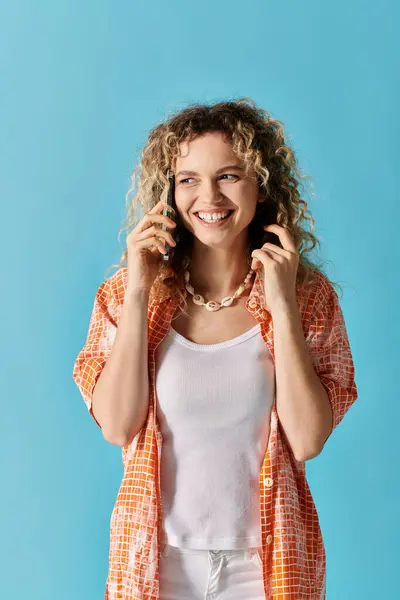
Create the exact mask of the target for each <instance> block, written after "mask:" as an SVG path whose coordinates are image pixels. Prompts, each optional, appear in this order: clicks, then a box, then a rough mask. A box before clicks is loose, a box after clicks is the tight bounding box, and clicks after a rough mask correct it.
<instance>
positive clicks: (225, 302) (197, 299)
mask: <svg viewBox="0 0 400 600" xmlns="http://www.w3.org/2000/svg"><path fill="white" fill-rule="evenodd" d="M186 267H187V264H186ZM254 273H255V271H254V270H253V269H250V271H249V272H248V273H247V275H246V278H245V280H244V281H243V283H242V284H241V285H240V286H239V287H238V289H237V290H236V292H235V293H234V294H233V296H225V298H222V300H221V302H215V301H214V300H209V301H208V302H205V301H204V298H203V296H202V295H201V294H196V293H195V291H194V289H193V286H192V285H191V284H190V283H189V280H190V273H189V271H188V269H187V268H185V275H184V277H185V288H186V289H187V291H188V292H189V294H191V295H192V296H193V302H194V303H195V304H197V305H198V306H204V307H205V308H206V310H208V311H210V312H215V311H216V310H219V309H220V308H223V307H225V306H231V304H232V302H233V301H234V300H235V298H238V297H239V296H240V295H241V294H243V292H244V290H245V289H246V287H247V286H248V285H249V283H250V280H251V278H252V277H253V275H254Z"/></svg>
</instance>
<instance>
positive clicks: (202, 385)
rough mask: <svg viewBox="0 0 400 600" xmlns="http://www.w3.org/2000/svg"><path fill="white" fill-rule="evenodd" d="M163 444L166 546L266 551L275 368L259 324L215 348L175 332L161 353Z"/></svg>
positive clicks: (158, 385) (159, 406)
mask: <svg viewBox="0 0 400 600" xmlns="http://www.w3.org/2000/svg"><path fill="white" fill-rule="evenodd" d="M156 391H157V396H158V399H157V416H158V421H159V424H160V429H161V433H162V436H163V448H162V456H161V471H160V479H161V499H162V509H163V527H164V531H163V533H162V539H163V541H167V542H168V543H169V544H170V545H171V546H178V547H181V548H183V547H186V548H197V549H213V548H214V549H221V550H226V549H234V548H250V547H254V546H260V545H261V537H260V506H259V475H260V470H261V467H262V463H263V459H264V455H265V452H266V449H267V445H268V438H269V431H270V415H271V407H272V403H273V399H274V395H275V368H274V363H273V359H272V357H271V354H270V352H269V350H268V348H267V346H266V344H265V342H264V341H263V338H262V336H261V326H260V324H257V325H256V326H255V327H253V328H252V329H250V330H248V331H246V332H245V333H244V334H242V335H240V336H238V337H236V338H234V339H231V340H229V341H226V342H222V343H219V344H212V345H202V344H195V343H193V342H191V341H189V340H187V339H186V338H184V337H183V336H181V335H180V334H179V333H178V332H176V331H175V330H174V329H173V328H172V327H171V328H170V330H169V332H168V334H167V336H166V337H165V338H164V340H163V341H162V342H161V343H160V344H159V346H158V348H157V350H156Z"/></svg>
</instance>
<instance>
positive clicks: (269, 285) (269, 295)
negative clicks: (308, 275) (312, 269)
mask: <svg viewBox="0 0 400 600" xmlns="http://www.w3.org/2000/svg"><path fill="white" fill-rule="evenodd" d="M264 229H265V231H271V232H272V233H276V235H277V236H278V237H279V241H280V243H281V244H282V246H283V248H280V247H279V246H277V245H276V244H271V243H266V244H264V245H263V246H262V248H260V249H259V250H253V252H252V253H251V256H252V257H253V261H252V263H251V268H252V269H254V270H256V269H258V268H260V267H262V266H263V267H264V277H263V279H264V293H265V299H266V302H267V304H268V306H269V308H270V310H271V313H273V312H275V311H276V310H280V309H282V308H283V309H286V308H288V307H291V306H295V305H296V277H297V268H298V265H299V253H298V252H297V249H296V245H295V243H294V239H293V238H292V236H291V235H290V233H289V231H288V230H287V229H286V228H285V227H282V226H281V225H276V224H273V225H266V226H265V227H264Z"/></svg>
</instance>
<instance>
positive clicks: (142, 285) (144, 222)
mask: <svg viewBox="0 0 400 600" xmlns="http://www.w3.org/2000/svg"><path fill="white" fill-rule="evenodd" d="M164 206H165V204H164V203H163V202H162V201H161V200H160V202H158V204H156V205H155V206H153V208H151V209H150V210H149V212H148V213H146V214H145V215H144V217H143V218H142V219H141V220H140V221H139V223H138V224H137V225H136V227H135V228H134V229H133V230H132V231H131V232H130V233H129V235H128V236H127V239H126V243H127V249H128V284H127V293H135V292H138V291H139V292H143V291H144V292H146V293H149V292H150V288H151V286H152V285H153V283H154V280H155V278H156V276H157V273H158V269H159V266H160V256H161V254H165V253H166V248H165V242H167V243H168V244H169V245H170V246H176V242H175V240H174V238H173V237H172V235H171V233H170V232H169V231H164V230H163V229H161V227H159V226H157V225H153V223H156V224H159V225H166V227H168V228H169V229H170V228H171V227H175V226H176V223H174V221H172V219H170V218H169V217H167V216H165V215H163V214H162V212H163V209H164Z"/></svg>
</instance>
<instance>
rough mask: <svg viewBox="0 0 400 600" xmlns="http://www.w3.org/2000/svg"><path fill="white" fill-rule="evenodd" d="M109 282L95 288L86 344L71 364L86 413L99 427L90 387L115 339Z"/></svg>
mask: <svg viewBox="0 0 400 600" xmlns="http://www.w3.org/2000/svg"><path fill="white" fill-rule="evenodd" d="M111 302H112V297H111V286H110V282H109V280H108V279H107V280H106V281H104V282H103V283H102V284H101V285H100V287H99V288H98V290H97V293H96V296H95V299H94V305H93V309H92V314H91V317H90V321H89V330H88V334H87V338H86V342H85V345H84V346H83V348H82V349H81V350H80V352H79V354H78V356H77V358H76V360H75V363H74V367H73V379H74V381H75V383H76V384H77V386H78V388H79V390H80V392H81V395H82V398H83V400H84V401H85V404H86V407H87V409H88V411H89V413H90V414H91V415H92V417H93V419H94V420H95V422H96V423H97V425H98V426H99V427H101V426H100V424H99V423H98V421H97V420H96V418H95V416H94V414H93V410H92V397H93V390H94V387H95V385H96V383H97V380H98V378H99V376H100V374H101V372H102V370H103V367H104V365H105V363H106V361H107V358H108V356H109V355H110V352H111V348H112V346H113V343H114V339H115V334H116V331H117V324H116V322H115V320H114V318H113V317H112V316H111V314H110V305H111Z"/></svg>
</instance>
